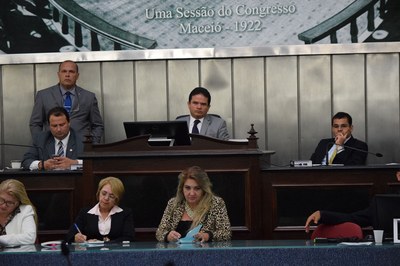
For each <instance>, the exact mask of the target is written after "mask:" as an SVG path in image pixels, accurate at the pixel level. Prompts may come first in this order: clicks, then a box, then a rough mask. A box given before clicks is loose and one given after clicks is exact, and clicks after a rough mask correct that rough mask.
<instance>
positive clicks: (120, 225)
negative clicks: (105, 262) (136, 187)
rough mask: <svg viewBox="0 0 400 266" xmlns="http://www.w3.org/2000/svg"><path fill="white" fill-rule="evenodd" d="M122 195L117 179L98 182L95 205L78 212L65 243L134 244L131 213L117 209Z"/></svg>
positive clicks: (123, 209)
mask: <svg viewBox="0 0 400 266" xmlns="http://www.w3.org/2000/svg"><path fill="white" fill-rule="evenodd" d="M124 192H125V188H124V185H123V183H122V182H121V180H120V179H118V178H116V177H112V176H109V177H106V178H103V179H102V180H100V182H99V185H98V188H97V193H96V197H97V200H98V203H97V204H96V205H95V206H94V207H92V208H84V209H82V210H81V211H80V212H79V214H78V217H77V218H76V220H75V224H73V225H72V226H71V228H70V230H69V233H68V235H67V238H66V241H67V242H69V243H71V242H77V243H82V242H86V241H88V242H92V241H96V240H97V241H105V242H108V241H112V242H122V241H133V240H134V234H135V229H134V225H133V214H132V210H131V209H129V208H121V207H120V206H118V204H119V203H120V201H121V198H122V196H123V194H124Z"/></svg>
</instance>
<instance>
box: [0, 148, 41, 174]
mask: <svg viewBox="0 0 400 266" xmlns="http://www.w3.org/2000/svg"><path fill="white" fill-rule="evenodd" d="M0 146H10V147H25V148H35V149H37V150H38V151H39V160H40V162H41V163H42V170H44V160H43V155H44V154H43V150H42V148H41V147H39V146H34V145H25V144H13V143H0Z"/></svg>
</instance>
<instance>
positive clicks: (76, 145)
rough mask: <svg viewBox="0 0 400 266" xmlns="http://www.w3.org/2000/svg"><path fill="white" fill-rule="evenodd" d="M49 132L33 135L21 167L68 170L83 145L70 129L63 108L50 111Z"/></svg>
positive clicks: (67, 116) (78, 161)
mask: <svg viewBox="0 0 400 266" xmlns="http://www.w3.org/2000/svg"><path fill="white" fill-rule="evenodd" d="M47 119H48V123H49V130H47V131H45V132H41V133H40V134H37V135H34V138H33V147H31V148H30V149H29V150H28V152H27V153H25V155H24V159H23V161H22V166H23V167H24V169H30V170H54V169H57V170H59V169H70V168H71V165H73V164H82V161H81V160H77V158H78V154H80V153H82V152H83V143H82V140H81V138H80V137H78V136H77V134H76V133H75V131H74V130H73V129H72V128H70V122H69V115H68V112H67V111H66V110H65V109H64V108H63V107H54V108H52V109H50V111H49V113H48V115H47Z"/></svg>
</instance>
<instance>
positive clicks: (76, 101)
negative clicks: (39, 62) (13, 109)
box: [29, 61, 104, 143]
mask: <svg viewBox="0 0 400 266" xmlns="http://www.w3.org/2000/svg"><path fill="white" fill-rule="evenodd" d="M78 77H79V68H78V65H77V64H76V63H75V62H73V61H64V62H62V63H61V64H60V66H59V70H58V79H59V84H57V85H54V86H52V87H49V88H47V89H44V90H41V91H38V92H37V94H36V98H35V104H34V106H33V110H32V115H31V118H30V122H29V126H30V130H31V133H32V137H34V135H35V134H37V133H40V132H42V131H45V130H46V129H48V123H47V119H46V115H47V113H48V112H49V110H50V109H52V108H53V107H56V106H60V107H64V108H66V109H67V111H68V113H69V116H70V119H71V128H73V129H74V130H75V132H76V134H78V136H79V137H82V139H84V137H85V136H86V135H87V134H89V133H90V135H91V136H92V140H93V143H99V142H100V141H101V137H102V135H103V131H104V125H103V119H102V117H101V115H100V111H99V107H98V103H97V99H96V95H95V94H94V93H92V92H90V91H87V90H85V89H82V88H81V87H79V86H77V85H76V81H77V80H78ZM67 102H68V103H67Z"/></svg>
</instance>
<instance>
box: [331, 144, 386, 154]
mask: <svg viewBox="0 0 400 266" xmlns="http://www.w3.org/2000/svg"><path fill="white" fill-rule="evenodd" d="M339 146H342V147H343V148H347V149H350V150H355V151H359V152H364V153H368V154H372V155H375V156H376V157H383V154H382V153H379V152H377V153H374V152H370V151H366V150H361V149H358V148H354V147H350V146H347V145H344V144H343V145H339Z"/></svg>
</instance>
